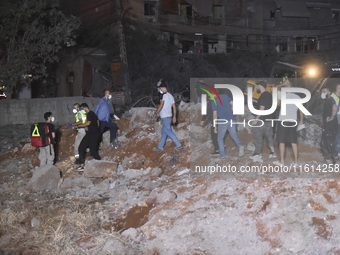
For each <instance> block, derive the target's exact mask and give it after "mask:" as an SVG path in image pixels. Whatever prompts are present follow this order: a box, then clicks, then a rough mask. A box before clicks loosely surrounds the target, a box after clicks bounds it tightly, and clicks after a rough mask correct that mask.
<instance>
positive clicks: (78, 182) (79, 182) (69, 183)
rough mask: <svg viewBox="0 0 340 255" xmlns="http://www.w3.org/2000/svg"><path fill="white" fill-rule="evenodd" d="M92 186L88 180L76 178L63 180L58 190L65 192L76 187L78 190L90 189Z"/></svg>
mask: <svg viewBox="0 0 340 255" xmlns="http://www.w3.org/2000/svg"><path fill="white" fill-rule="evenodd" d="M93 186H94V185H93V182H92V181H91V180H90V179H88V178H85V177H83V176H81V177H78V178H65V179H64V181H63V183H62V184H61V185H60V190H61V191H67V190H70V189H75V188H77V187H78V188H80V189H91V188H92V187H93Z"/></svg>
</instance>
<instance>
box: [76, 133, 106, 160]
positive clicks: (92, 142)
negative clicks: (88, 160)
mask: <svg viewBox="0 0 340 255" xmlns="http://www.w3.org/2000/svg"><path fill="white" fill-rule="evenodd" d="M99 143H100V133H99V132H98V133H94V134H92V133H86V135H85V136H84V138H83V140H81V143H80V145H79V149H78V150H79V162H80V164H84V163H85V156H86V149H87V148H90V153H91V156H92V157H94V158H95V159H98V160H100V159H101V158H100V156H99V154H98V149H99Z"/></svg>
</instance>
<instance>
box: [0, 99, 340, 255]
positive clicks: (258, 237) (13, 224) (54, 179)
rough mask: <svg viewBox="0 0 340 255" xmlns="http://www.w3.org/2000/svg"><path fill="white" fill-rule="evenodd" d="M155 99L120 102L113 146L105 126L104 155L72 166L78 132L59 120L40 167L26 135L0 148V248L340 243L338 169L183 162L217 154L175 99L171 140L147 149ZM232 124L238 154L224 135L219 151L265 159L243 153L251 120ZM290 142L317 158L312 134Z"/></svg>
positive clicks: (232, 248) (156, 131)
mask: <svg viewBox="0 0 340 255" xmlns="http://www.w3.org/2000/svg"><path fill="white" fill-rule="evenodd" d="M154 111H155V109H154V108H133V109H131V110H130V111H129V112H127V113H126V114H125V115H124V116H123V117H122V118H121V120H120V121H118V122H117V125H118V127H119V140H120V147H119V148H118V149H117V150H113V149H112V147H110V146H109V144H108V141H109V132H105V133H104V135H103V143H102V144H101V147H100V156H101V157H102V160H101V161H97V160H94V159H91V157H88V158H87V161H86V164H85V169H84V172H83V173H79V172H76V171H75V170H74V169H75V167H76V166H75V165H74V164H73V163H74V161H75V158H74V157H73V156H72V152H73V147H72V146H73V142H74V139H75V133H74V131H73V130H72V129H71V128H70V127H68V126H63V127H60V128H59V129H58V143H57V144H58V147H57V151H58V162H57V163H56V164H55V165H54V166H44V167H38V164H39V160H38V151H37V149H36V148H34V147H31V146H30V144H29V143H28V139H27V138H25V139H23V140H22V141H21V142H18V143H17V145H16V146H15V147H14V146H11V151H8V152H7V153H3V154H1V155H0V169H1V170H0V176H1V177H0V178H1V182H0V189H1V191H2V196H1V198H0V202H1V211H0V219H1V221H0V224H1V225H0V253H1V254H2V253H4V254H16V253H17V254H51V253H53V254H225V251H226V250H228V253H230V254H239V253H245V254H246V253H249V254H263V253H266V254H267V253H268V254H269V253H271V254H286V253H306V254H312V253H313V254H315V253H316V254H321V253H323V254H325V253H329V254H337V253H340V250H339V248H338V243H339V236H340V230H339V229H338V228H336V222H337V221H338V220H339V210H338V208H339V205H340V200H339V199H338V197H339V194H340V185H339V182H338V180H337V179H327V178H323V179H322V178H318V179H316V178H313V179H312V178H290V177H288V178H264V177H265V176H263V178H235V177H230V176H228V177H226V176H218V175H213V176H210V175H201V176H197V175H195V174H194V173H193V171H192V170H190V164H192V163H195V164H197V163H199V162H203V163H212V164H213V163H216V162H221V159H219V157H213V156H211V155H210V152H211V150H212V145H211V142H210V141H209V135H208V134H209V132H210V127H209V125H207V126H205V127H204V126H201V125H200V120H201V116H200V114H199V112H200V105H195V104H188V103H181V104H180V106H179V109H178V112H179V115H178V124H177V126H174V127H173V129H174V132H175V133H176V135H177V137H178V138H179V140H180V141H181V142H182V144H183V145H184V149H183V150H182V151H180V152H176V151H175V150H174V144H173V143H172V141H170V140H168V142H167V144H166V146H165V148H164V151H162V152H154V151H153V150H152V149H153V148H154V147H155V146H156V145H157V143H158V142H159V138H160V132H161V125H160V122H159V121H157V120H154V119H152V115H153V113H154ZM307 128H308V126H307ZM189 131H190V132H189ZM205 134H207V135H205ZM238 134H239V137H240V138H241V141H242V143H243V144H244V145H245V147H246V148H248V150H246V155H245V156H244V157H243V158H239V157H238V155H237V150H236V145H234V143H233V142H232V141H231V139H230V138H229V137H227V139H226V145H227V149H226V152H227V155H228V157H227V159H226V160H225V162H224V163H228V164H234V165H256V164H258V165H260V164H262V163H263V162H262V163H261V162H253V161H251V160H250V159H249V156H250V155H251V153H252V148H253V147H252V144H253V142H252V134H251V132H250V130H248V129H247V128H243V129H242V128H240V129H239V130H238ZM15 148H16V149H15ZM299 148H300V158H301V161H302V162H314V161H315V162H316V161H318V160H319V159H321V154H320V151H319V150H318V148H316V147H315V146H311V145H309V144H305V143H302V142H301V143H300V144H299ZM263 154H264V155H266V154H269V150H265V151H264V153H263ZM291 156H292V155H290V154H288V155H287V158H289V157H291ZM266 162H270V161H269V159H265V162H264V163H266ZM243 177H245V176H243ZM307 236H308V239H307V238H306V237H307Z"/></svg>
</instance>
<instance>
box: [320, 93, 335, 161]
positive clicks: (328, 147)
mask: <svg viewBox="0 0 340 255" xmlns="http://www.w3.org/2000/svg"><path fill="white" fill-rule="evenodd" d="M321 98H322V99H325V103H324V105H323V116H322V119H323V126H322V138H321V151H322V154H323V156H324V159H325V161H326V162H327V163H329V164H333V163H337V162H338V160H339V157H338V151H337V148H336V135H337V133H338V120H337V117H336V114H337V112H338V109H339V105H338V102H339V100H337V99H338V98H337V96H336V95H335V94H334V93H332V94H331V92H330V90H329V88H323V89H322V90H321Z"/></svg>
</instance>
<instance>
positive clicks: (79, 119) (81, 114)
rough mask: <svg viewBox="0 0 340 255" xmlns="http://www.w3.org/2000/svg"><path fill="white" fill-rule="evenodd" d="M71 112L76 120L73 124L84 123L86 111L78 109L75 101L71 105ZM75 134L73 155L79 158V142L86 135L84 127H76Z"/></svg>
mask: <svg viewBox="0 0 340 255" xmlns="http://www.w3.org/2000/svg"><path fill="white" fill-rule="evenodd" d="M73 113H74V114H75V118H76V122H75V124H84V123H85V122H86V112H85V110H80V107H79V104H78V103H75V104H74V105H73ZM76 130H77V136H76V140H75V142H74V146H73V147H74V148H73V151H74V156H75V158H76V159H78V160H79V151H78V148H79V145H80V142H81V141H82V140H83V138H84V136H85V135H86V131H85V128H77V129H76Z"/></svg>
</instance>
